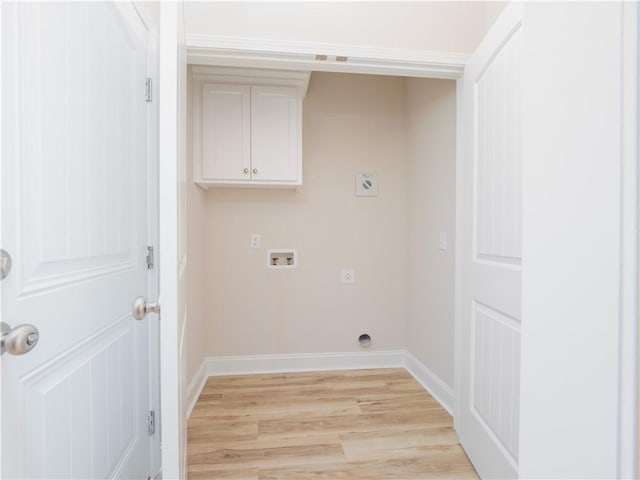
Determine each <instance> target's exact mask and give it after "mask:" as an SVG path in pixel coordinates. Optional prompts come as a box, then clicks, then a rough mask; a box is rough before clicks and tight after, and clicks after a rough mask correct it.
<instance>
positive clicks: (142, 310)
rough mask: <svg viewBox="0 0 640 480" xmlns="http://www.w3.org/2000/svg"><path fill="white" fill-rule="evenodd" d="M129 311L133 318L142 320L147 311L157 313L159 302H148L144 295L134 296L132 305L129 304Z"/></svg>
mask: <svg viewBox="0 0 640 480" xmlns="http://www.w3.org/2000/svg"><path fill="white" fill-rule="evenodd" d="M131 312H132V314H133V318H135V319H136V320H142V319H143V318H144V317H145V316H146V315H147V313H159V312H160V304H159V303H149V302H147V299H146V298H144V297H136V299H135V300H134V301H133V305H132V306H131Z"/></svg>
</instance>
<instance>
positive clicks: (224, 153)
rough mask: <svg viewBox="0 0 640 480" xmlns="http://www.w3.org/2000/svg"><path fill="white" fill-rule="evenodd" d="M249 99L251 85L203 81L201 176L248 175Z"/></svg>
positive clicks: (240, 177)
mask: <svg viewBox="0 0 640 480" xmlns="http://www.w3.org/2000/svg"><path fill="white" fill-rule="evenodd" d="M250 102H251V87H248V86H240V85H218V84H211V83H204V84H203V85H202V157H201V158H202V177H203V179H205V180H248V179H249V178H250V173H249V172H250V168H251V150H250V149H251V140H250V136H251V130H250V128H251V123H250V115H251V104H250ZM245 169H246V173H245Z"/></svg>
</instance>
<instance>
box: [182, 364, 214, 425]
mask: <svg viewBox="0 0 640 480" xmlns="http://www.w3.org/2000/svg"><path fill="white" fill-rule="evenodd" d="M207 378H209V375H207V359H206V358H205V359H204V360H203V361H202V363H201V364H200V367H198V371H197V372H196V374H195V375H194V376H193V378H192V379H191V381H190V382H189V386H188V387H187V395H186V396H187V398H186V400H187V418H189V417H190V416H191V412H192V411H193V407H195V406H196V402H197V401H198V397H199V396H200V393H202V389H203V388H204V384H205V383H207Z"/></svg>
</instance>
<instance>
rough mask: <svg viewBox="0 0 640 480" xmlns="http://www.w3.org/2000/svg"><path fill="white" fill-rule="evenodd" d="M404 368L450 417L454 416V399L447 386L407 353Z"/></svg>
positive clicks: (451, 391)
mask: <svg viewBox="0 0 640 480" xmlns="http://www.w3.org/2000/svg"><path fill="white" fill-rule="evenodd" d="M405 368H406V369H407V371H408V372H409V373H410V374H411V375H412V376H413V378H415V379H416V381H417V382H418V383H419V384H420V385H422V387H423V388H424V389H425V390H426V391H427V392H429V394H431V396H432V397H433V398H435V399H436V400H437V401H438V403H439V404H440V405H442V407H443V408H444V409H445V410H446V411H447V412H449V414H450V415H451V416H454V415H453V406H454V403H455V398H454V393H453V390H452V389H451V387H450V386H449V385H447V384H446V383H445V382H444V381H443V380H442V379H441V378H440V377H439V376H438V375H436V374H435V373H433V371H432V370H430V369H429V368H428V367H427V366H426V365H424V364H423V363H422V362H420V360H418V359H417V358H416V357H414V356H413V355H411V354H410V353H409V352H407V353H406V360H405ZM454 418H455V417H454Z"/></svg>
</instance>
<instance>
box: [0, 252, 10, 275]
mask: <svg viewBox="0 0 640 480" xmlns="http://www.w3.org/2000/svg"><path fill="white" fill-rule="evenodd" d="M10 271H11V255H9V253H8V252H7V251H6V250H3V249H1V248H0V280H4V279H5V278H7V275H9V272H10Z"/></svg>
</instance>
